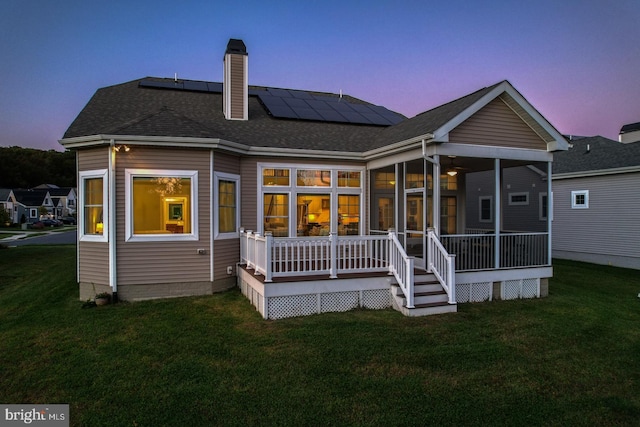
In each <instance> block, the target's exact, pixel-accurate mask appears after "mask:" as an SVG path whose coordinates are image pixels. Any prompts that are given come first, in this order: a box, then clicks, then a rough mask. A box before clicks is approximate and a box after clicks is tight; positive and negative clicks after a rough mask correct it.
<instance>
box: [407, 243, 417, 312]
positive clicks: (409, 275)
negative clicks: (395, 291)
mask: <svg viewBox="0 0 640 427" xmlns="http://www.w3.org/2000/svg"><path fill="white" fill-rule="evenodd" d="M414 263H415V261H414V257H412V256H410V257H407V264H406V266H405V268H406V271H407V274H406V276H405V277H406V280H407V283H406V286H407V295H406V297H407V308H415V306H414V305H413V294H414V292H413V282H414V280H413V266H414Z"/></svg>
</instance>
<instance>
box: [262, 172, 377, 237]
mask: <svg viewBox="0 0 640 427" xmlns="http://www.w3.org/2000/svg"><path fill="white" fill-rule="evenodd" d="M257 167H258V177H261V178H259V179H258V183H259V185H260V186H259V191H260V193H259V198H260V199H259V200H261V203H262V209H261V210H260V209H259V211H258V213H257V214H258V224H261V225H260V226H259V229H258V230H257V231H259V232H261V233H262V232H265V233H266V232H267V231H270V232H271V233H272V234H273V236H274V237H293V236H328V235H329V234H330V233H331V232H340V230H339V228H340V227H342V223H341V222H340V221H342V219H343V217H344V216H343V215H342V214H346V215H347V216H349V219H348V220H346V221H347V222H348V223H349V224H350V225H349V227H347V228H348V231H346V233H349V234H350V233H352V232H353V230H357V233H359V232H360V224H361V223H362V221H361V220H360V218H359V215H360V214H361V207H360V206H359V204H360V203H361V201H362V193H363V188H362V187H363V184H364V181H365V179H364V175H363V173H364V168H362V167H351V168H347V167H345V166H344V165H342V166H340V165H322V166H318V167H312V166H310V165H296V164H276V163H259V164H258V165H257ZM290 177H291V179H290ZM341 196H358V209H357V211H354V210H353V208H352V207H351V206H349V207H348V209H349V211H348V212H342V211H339V206H338V205H339V204H340V202H339V200H338V198H339V197H341ZM350 204H351V203H349V205H350ZM345 206H346V205H345ZM345 227H346V224H345ZM357 233H355V234H357Z"/></svg>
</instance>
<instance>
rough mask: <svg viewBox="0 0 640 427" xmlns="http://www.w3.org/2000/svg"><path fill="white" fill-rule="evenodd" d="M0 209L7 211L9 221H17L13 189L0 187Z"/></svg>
mask: <svg viewBox="0 0 640 427" xmlns="http://www.w3.org/2000/svg"><path fill="white" fill-rule="evenodd" d="M0 209H4V210H5V211H7V212H8V213H9V217H10V218H11V222H13V223H17V222H18V208H17V206H16V196H15V195H14V194H13V190H11V189H8V188H0Z"/></svg>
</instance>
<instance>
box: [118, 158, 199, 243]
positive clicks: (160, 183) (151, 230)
mask: <svg viewBox="0 0 640 427" xmlns="http://www.w3.org/2000/svg"><path fill="white" fill-rule="evenodd" d="M197 189H198V172H197V171H191V170H165V169H155V170H154V169H125V212H126V216H125V239H126V240H127V241H174V240H198V216H197V212H198V193H197Z"/></svg>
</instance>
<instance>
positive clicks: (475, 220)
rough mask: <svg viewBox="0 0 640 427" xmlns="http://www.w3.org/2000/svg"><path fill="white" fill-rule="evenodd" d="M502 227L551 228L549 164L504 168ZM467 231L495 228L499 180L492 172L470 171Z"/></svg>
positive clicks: (506, 230)
mask: <svg viewBox="0 0 640 427" xmlns="http://www.w3.org/2000/svg"><path fill="white" fill-rule="evenodd" d="M502 173H503V179H502V196H501V199H502V200H503V205H502V209H501V213H502V219H501V222H502V228H503V231H505V232H510V233H513V232H521V231H523V230H526V231H538V232H546V231H547V221H548V217H547V211H548V197H547V194H548V189H547V172H546V165H544V164H537V165H528V166H519V167H514V168H505V169H503V172H502ZM467 183H468V185H467V189H466V190H467V192H466V200H467V205H466V211H467V226H468V230H467V232H472V231H475V232H478V233H481V232H486V230H487V229H489V230H491V229H492V228H493V215H494V212H495V206H494V197H493V194H494V191H495V180H494V177H493V174H491V173H490V172H474V173H468V174H467Z"/></svg>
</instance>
